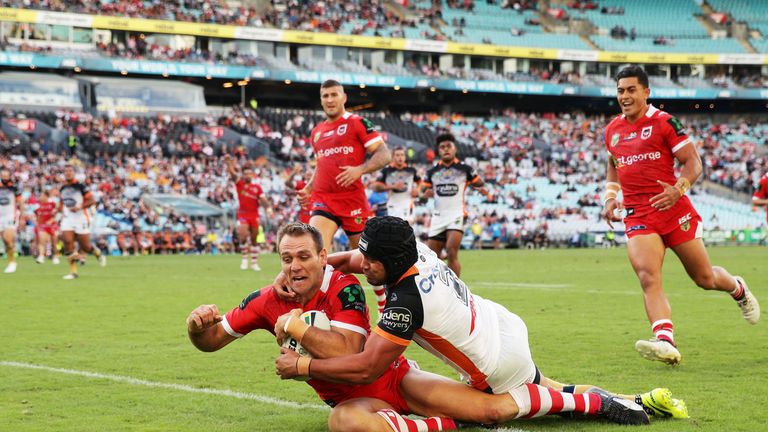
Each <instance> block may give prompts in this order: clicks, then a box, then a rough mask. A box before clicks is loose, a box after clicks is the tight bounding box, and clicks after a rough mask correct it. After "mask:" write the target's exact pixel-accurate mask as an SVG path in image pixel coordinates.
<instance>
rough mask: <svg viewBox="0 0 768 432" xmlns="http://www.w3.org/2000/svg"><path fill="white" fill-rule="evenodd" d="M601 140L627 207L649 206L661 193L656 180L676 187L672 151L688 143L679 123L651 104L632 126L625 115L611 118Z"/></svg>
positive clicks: (673, 153) (683, 129) (689, 141)
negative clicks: (603, 139) (654, 197)
mask: <svg viewBox="0 0 768 432" xmlns="http://www.w3.org/2000/svg"><path fill="white" fill-rule="evenodd" d="M604 138H605V147H606V149H607V150H608V152H609V153H610V154H611V159H612V161H613V164H614V166H615V167H616V171H617V172H618V175H619V183H620V184H621V189H622V192H623V194H624V205H626V206H629V207H633V206H647V205H650V203H649V202H648V200H649V199H650V198H651V197H652V196H654V195H658V194H659V193H661V192H662V191H663V188H662V187H661V186H660V185H659V184H658V183H657V182H656V181H657V180H661V181H663V182H666V183H668V184H671V185H674V184H675V182H676V181H677V178H676V177H675V173H674V164H675V152H677V151H678V150H680V149H681V148H683V147H684V146H686V145H688V144H691V140H690V138H688V135H687V134H686V133H685V127H684V126H683V125H682V124H681V123H680V121H679V120H678V119H677V118H675V117H673V116H671V115H669V114H667V113H666V112H664V111H661V110H659V109H657V108H656V107H654V106H653V105H649V106H648V111H647V112H646V113H645V115H644V116H642V117H640V118H639V119H638V120H637V121H636V122H635V123H629V122H628V121H627V119H626V117H625V116H624V115H621V116H619V117H616V118H614V119H613V120H612V121H611V122H610V123H609V124H608V126H607V127H606V128H605V134H604Z"/></svg>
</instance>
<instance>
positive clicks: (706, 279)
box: [693, 271, 717, 290]
mask: <svg viewBox="0 0 768 432" xmlns="http://www.w3.org/2000/svg"><path fill="white" fill-rule="evenodd" d="M693 281H694V282H695V283H696V285H698V286H699V287H700V288H703V289H705V290H712V289H715V288H717V286H716V285H715V274H714V273H713V272H711V271H708V272H704V273H700V274H697V275H696V276H695V277H694V278H693Z"/></svg>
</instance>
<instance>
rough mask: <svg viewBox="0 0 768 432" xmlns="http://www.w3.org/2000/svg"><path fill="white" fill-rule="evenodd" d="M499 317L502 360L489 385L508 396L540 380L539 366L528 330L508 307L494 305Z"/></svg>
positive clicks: (487, 380) (498, 392) (489, 379)
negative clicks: (532, 352) (534, 358)
mask: <svg viewBox="0 0 768 432" xmlns="http://www.w3.org/2000/svg"><path fill="white" fill-rule="evenodd" d="M493 305H494V307H495V308H496V313H497V314H498V317H499V342H498V343H499V348H500V349H499V359H498V364H497V365H496V369H495V370H494V371H493V373H491V374H490V375H489V376H488V378H486V382H487V383H488V385H489V386H491V388H492V389H493V393H495V394H504V393H507V392H509V391H510V390H512V389H514V388H516V387H520V386H521V385H523V384H530V383H532V382H533V380H534V379H535V378H536V365H535V364H534V363H533V358H532V357H531V349H530V347H529V346H528V327H526V326H525V322H523V320H522V319H521V318H520V317H519V316H517V315H515V314H513V313H512V312H510V311H508V310H507V309H506V308H505V307H503V306H501V305H499V304H496V303H493Z"/></svg>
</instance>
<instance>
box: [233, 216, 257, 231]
mask: <svg viewBox="0 0 768 432" xmlns="http://www.w3.org/2000/svg"><path fill="white" fill-rule="evenodd" d="M237 224H238V225H248V226H250V227H253V228H256V229H259V214H258V213H239V212H238V213H237Z"/></svg>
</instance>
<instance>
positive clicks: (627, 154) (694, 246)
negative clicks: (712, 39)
mask: <svg viewBox="0 0 768 432" xmlns="http://www.w3.org/2000/svg"><path fill="white" fill-rule="evenodd" d="M616 82H617V87H616V91H617V99H618V102H619V106H620V107H621V112H622V115H621V116H618V117H616V118H614V119H613V120H612V121H611V122H610V123H609V124H608V126H607V127H606V128H605V136H604V138H605V146H606V149H607V150H608V152H609V153H610V158H609V160H608V167H607V176H606V177H607V178H606V181H607V183H606V193H605V199H604V209H603V217H605V218H606V220H607V221H608V224H609V225H610V226H611V228H613V225H612V224H611V222H616V221H620V220H621V215H620V214H618V212H617V210H621V209H622V208H623V209H625V211H626V217H624V225H625V226H626V232H627V237H628V241H627V254H628V255H629V261H630V263H631V264H632V268H633V269H634V271H635V273H636V274H637V277H638V278H639V279H640V285H641V286H642V288H643V297H644V301H645V311H646V314H647V316H648V321H649V322H650V323H651V331H652V332H653V338H652V339H650V340H639V341H637V343H636V344H635V349H637V351H638V352H639V353H640V355H642V356H643V357H644V358H647V359H649V360H658V361H662V362H665V363H668V364H673V365H674V364H677V363H679V362H680V360H681V355H680V352H679V351H678V349H677V347H676V344H675V338H674V333H673V325H672V309H671V307H670V305H669V301H668V300H667V296H666V295H665V294H664V289H663V287H662V281H661V275H662V270H661V268H662V264H663V263H664V254H665V252H666V248H670V249H672V251H673V252H674V253H675V254H676V255H677V257H678V258H679V259H680V261H681V262H682V264H683V266H684V267H685V270H686V272H687V273H688V275H689V276H690V277H691V279H692V280H693V281H694V282H695V283H696V285H698V286H699V287H701V288H703V289H706V290H717V291H725V292H727V293H729V294H730V295H731V297H733V299H734V300H735V301H736V303H737V304H738V306H739V308H741V313H742V315H743V317H744V319H746V320H747V322H749V323H750V324H757V322H758V320H759V319H760V306H759V304H758V303H757V299H756V298H755V297H754V296H753V295H752V293H751V292H750V291H749V288H747V284H746V283H745V282H744V279H742V278H741V277H739V276H735V277H734V276H732V275H731V274H730V273H728V271H727V270H726V269H724V268H723V267H717V266H714V267H713V266H712V265H711V264H710V261H709V256H708V254H707V250H706V248H705V247H704V242H703V240H702V238H701V237H702V233H703V225H702V220H701V216H699V214H698V213H697V212H696V209H694V208H693V205H691V202H690V200H689V199H688V197H687V196H685V194H686V192H687V191H688V189H690V187H691V184H693V183H694V182H696V180H697V179H698V178H699V176H700V175H701V170H702V167H701V159H700V158H699V154H698V153H697V151H696V147H695V146H694V145H693V143H692V142H691V140H690V138H688V135H687V134H686V133H685V127H684V126H683V125H682V124H681V123H680V121H679V120H678V119H676V118H675V117H672V116H671V115H669V114H667V113H666V112H664V111H661V110H659V109H657V108H656V107H654V106H653V105H649V104H648V101H647V99H648V97H649V96H650V92H651V89H650V88H649V86H648V75H647V74H646V73H645V71H644V70H643V69H642V68H640V67H638V66H628V67H626V68H624V69H622V70H621V71H619V73H618V74H617V75H616ZM675 159H677V161H679V163H680V165H681V166H682V169H681V172H680V177H677V178H676V177H675V171H674V164H675ZM620 190H623V194H624V201H623V202H620V201H618V199H617V195H618V192H619V191H620Z"/></svg>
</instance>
